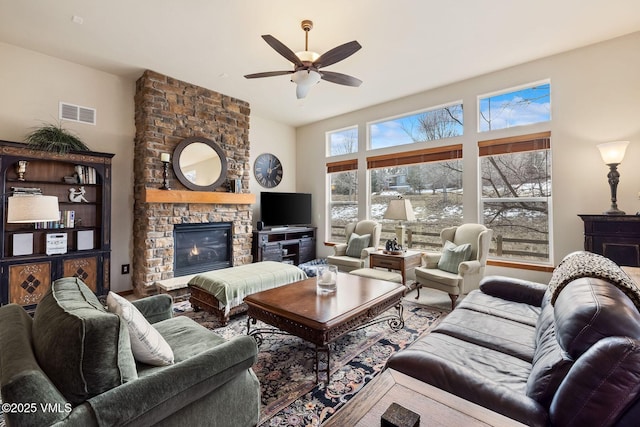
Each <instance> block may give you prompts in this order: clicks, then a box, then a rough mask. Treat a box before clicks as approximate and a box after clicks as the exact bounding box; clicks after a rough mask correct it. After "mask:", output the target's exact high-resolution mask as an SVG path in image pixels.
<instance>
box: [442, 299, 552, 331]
mask: <svg viewBox="0 0 640 427" xmlns="http://www.w3.org/2000/svg"><path fill="white" fill-rule="evenodd" d="M457 308H465V309H467V310H474V311H478V312H481V313H486V314H490V315H492V316H496V317H499V318H502V319H508V320H512V321H514V322H520V323H523V324H525V325H530V326H535V325H536V322H537V319H538V316H539V315H540V307H535V306H532V305H529V304H526V303H520V302H513V301H509V300H506V299H503V298H495V297H493V296H491V295H487V294H486V293H484V291H479V290H474V291H471V292H469V293H468V294H467V296H466V297H465V298H464V299H463V300H462V301H460V303H458V307H457ZM454 312H455V310H454Z"/></svg>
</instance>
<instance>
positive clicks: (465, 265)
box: [458, 260, 482, 276]
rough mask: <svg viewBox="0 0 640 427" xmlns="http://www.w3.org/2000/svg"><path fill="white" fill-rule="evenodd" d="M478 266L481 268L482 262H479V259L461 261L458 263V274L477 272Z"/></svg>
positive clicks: (478, 270)
mask: <svg viewBox="0 0 640 427" xmlns="http://www.w3.org/2000/svg"><path fill="white" fill-rule="evenodd" d="M480 268H482V264H480V261H477V260H471V261H463V262H461V263H460V264H459V265H458V274H460V275H461V276H464V275H465V274H473V273H479V272H480Z"/></svg>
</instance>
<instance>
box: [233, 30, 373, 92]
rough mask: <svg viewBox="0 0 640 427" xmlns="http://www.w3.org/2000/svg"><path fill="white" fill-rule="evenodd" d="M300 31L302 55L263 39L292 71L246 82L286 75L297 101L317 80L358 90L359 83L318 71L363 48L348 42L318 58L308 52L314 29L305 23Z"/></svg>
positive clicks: (267, 37)
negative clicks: (302, 46) (294, 88)
mask: <svg viewBox="0 0 640 427" xmlns="http://www.w3.org/2000/svg"><path fill="white" fill-rule="evenodd" d="M301 27H302V29H303V30H304V32H305V36H304V51H302V52H296V53H294V52H293V51H292V50H291V49H289V48H288V47H287V46H285V45H284V44H283V43H282V42H280V41H279V40H278V39H276V38H275V37H273V36H272V35H270V34H265V35H263V36H262V38H263V39H264V41H266V42H267V44H269V46H271V47H272V48H273V49H275V51H276V52H278V53H279V54H280V55H282V56H284V57H285V58H286V59H288V60H289V61H290V62H292V63H293V65H294V69H293V71H267V72H264V73H255V74H247V75H246V76H245V77H246V78H247V79H255V78H258V77H273V76H282V75H285V74H293V75H292V76H291V81H292V82H294V83H295V84H296V96H297V97H298V99H301V98H304V97H305V96H307V94H308V93H309V89H311V86H313V85H314V84H316V83H318V82H320V79H322V80H326V81H328V82H331V83H337V84H340V85H345V86H355V87H358V86H360V84H362V80H360V79H357V78H355V77H352V76H348V75H346V74H342V73H336V72H335V71H325V70H320V69H321V68H324V67H327V66H329V65H333V64H335V63H336V62H338V61H342V60H343V59H345V58H348V57H349V56H351V55H353V54H354V53H356V52H357V51H358V50H359V49H360V48H361V47H362V46H360V43H358V42H357V41H355V40H354V41H350V42H348V43H345V44H342V45H340V46H337V47H334V48H333V49H331V50H329V51H327V52H325V53H324V54H322V55H318V54H317V53H316V52H313V51H310V50H309V31H311V29H312V28H313V22H311V21H309V20H304V21H302V23H301Z"/></svg>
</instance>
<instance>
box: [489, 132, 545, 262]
mask: <svg viewBox="0 0 640 427" xmlns="http://www.w3.org/2000/svg"><path fill="white" fill-rule="evenodd" d="M550 137H551V134H550V132H543V133H539V134H532V135H523V136H519V137H513V138H503V139H496V140H490V141H481V142H479V143H478V149H479V155H480V173H481V178H482V182H481V186H482V188H481V199H480V202H481V216H482V220H483V222H484V224H485V225H486V226H487V227H489V228H491V229H493V242H492V247H491V256H492V257H498V258H503V259H511V260H525V261H534V262H535V261H537V262H542V263H548V262H549V261H550V260H551V254H550V248H551V247H552V246H551V242H550V239H551V233H550V225H551V220H550V218H551V217H550V215H551V149H550Z"/></svg>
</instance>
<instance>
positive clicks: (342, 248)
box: [333, 243, 347, 256]
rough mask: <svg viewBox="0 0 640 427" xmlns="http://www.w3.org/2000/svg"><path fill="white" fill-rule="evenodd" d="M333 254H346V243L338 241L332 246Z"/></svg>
mask: <svg viewBox="0 0 640 427" xmlns="http://www.w3.org/2000/svg"><path fill="white" fill-rule="evenodd" d="M333 254H334V255H336V256H343V255H346V254H347V244H346V243H338V244H337V245H334V246H333Z"/></svg>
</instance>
